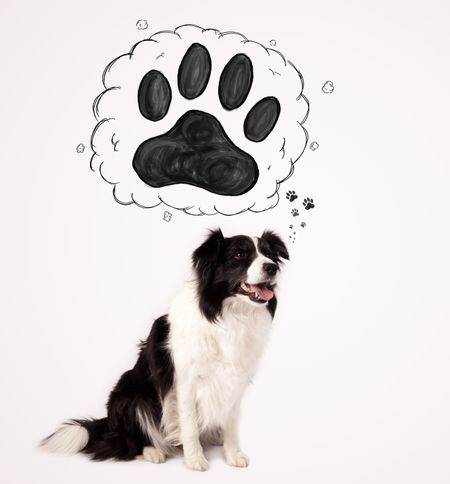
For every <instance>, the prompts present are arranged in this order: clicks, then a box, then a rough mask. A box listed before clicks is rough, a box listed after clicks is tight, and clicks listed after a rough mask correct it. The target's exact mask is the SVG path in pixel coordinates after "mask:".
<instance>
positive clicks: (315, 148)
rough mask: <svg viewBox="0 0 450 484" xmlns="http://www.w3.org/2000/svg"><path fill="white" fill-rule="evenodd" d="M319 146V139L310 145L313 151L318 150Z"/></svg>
mask: <svg viewBox="0 0 450 484" xmlns="http://www.w3.org/2000/svg"><path fill="white" fill-rule="evenodd" d="M318 147H319V143H317V141H313V142H312V143H311V144H310V145H309V149H310V150H311V151H316V150H317V148H318Z"/></svg>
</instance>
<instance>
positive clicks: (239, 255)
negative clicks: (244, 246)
mask: <svg viewBox="0 0 450 484" xmlns="http://www.w3.org/2000/svg"><path fill="white" fill-rule="evenodd" d="M244 257H245V252H244V251H243V250H237V251H236V252H235V253H234V258H235V259H236V260H240V259H243V258H244Z"/></svg>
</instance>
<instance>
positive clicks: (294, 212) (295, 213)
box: [291, 208, 299, 217]
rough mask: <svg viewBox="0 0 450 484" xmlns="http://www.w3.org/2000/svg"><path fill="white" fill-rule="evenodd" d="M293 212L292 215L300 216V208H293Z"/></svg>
mask: <svg viewBox="0 0 450 484" xmlns="http://www.w3.org/2000/svg"><path fill="white" fill-rule="evenodd" d="M291 213H292V215H293V216H294V217H298V215H299V213H298V210H297V209H296V208H293V209H292V210H291Z"/></svg>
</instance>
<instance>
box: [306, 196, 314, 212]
mask: <svg viewBox="0 0 450 484" xmlns="http://www.w3.org/2000/svg"><path fill="white" fill-rule="evenodd" d="M303 206H304V207H305V210H310V209H311V208H314V207H315V205H314V200H313V199H312V198H308V197H307V198H305V199H304V200H303Z"/></svg>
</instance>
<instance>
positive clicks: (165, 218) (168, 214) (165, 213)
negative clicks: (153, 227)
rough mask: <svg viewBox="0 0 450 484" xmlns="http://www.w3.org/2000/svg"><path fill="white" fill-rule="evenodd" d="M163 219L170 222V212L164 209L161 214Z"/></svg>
mask: <svg viewBox="0 0 450 484" xmlns="http://www.w3.org/2000/svg"><path fill="white" fill-rule="evenodd" d="M163 220H164V221H165V222H170V221H171V220H172V214H171V213H170V212H168V211H167V210H166V211H165V212H164V215H163Z"/></svg>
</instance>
